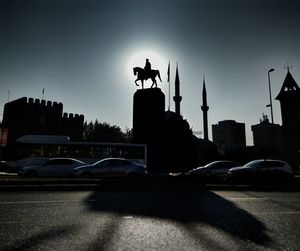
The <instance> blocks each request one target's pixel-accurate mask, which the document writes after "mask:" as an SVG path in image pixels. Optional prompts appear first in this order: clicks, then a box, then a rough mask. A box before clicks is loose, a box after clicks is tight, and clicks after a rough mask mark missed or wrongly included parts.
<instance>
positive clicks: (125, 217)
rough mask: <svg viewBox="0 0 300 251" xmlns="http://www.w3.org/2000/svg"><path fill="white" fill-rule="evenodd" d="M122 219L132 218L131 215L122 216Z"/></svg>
mask: <svg viewBox="0 0 300 251" xmlns="http://www.w3.org/2000/svg"><path fill="white" fill-rule="evenodd" d="M122 219H133V216H123V217H122Z"/></svg>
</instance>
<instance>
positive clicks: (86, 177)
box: [81, 172, 92, 179]
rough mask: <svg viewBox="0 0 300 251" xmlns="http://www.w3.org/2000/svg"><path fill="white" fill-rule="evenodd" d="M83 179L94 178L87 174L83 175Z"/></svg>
mask: <svg viewBox="0 0 300 251" xmlns="http://www.w3.org/2000/svg"><path fill="white" fill-rule="evenodd" d="M81 178H83V179H91V178H92V175H91V174H90V173H88V172H85V173H83V174H81Z"/></svg>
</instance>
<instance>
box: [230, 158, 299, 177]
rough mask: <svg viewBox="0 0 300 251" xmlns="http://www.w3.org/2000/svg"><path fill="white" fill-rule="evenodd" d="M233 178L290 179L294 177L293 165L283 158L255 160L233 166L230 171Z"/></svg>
mask: <svg viewBox="0 0 300 251" xmlns="http://www.w3.org/2000/svg"><path fill="white" fill-rule="evenodd" d="M228 177H229V178H230V179H231V180H234V181H239V180H256V181H259V180H264V181H272V179H273V180H275V179H276V180H289V179H293V178H294V176H293V173H292V167H291V166H290V165H289V164H288V163H287V162H286V161H282V160H270V159H261V160H253V161H251V162H249V163H247V164H245V165H244V166H240V167H235V168H231V169H230V170H229V172H228Z"/></svg>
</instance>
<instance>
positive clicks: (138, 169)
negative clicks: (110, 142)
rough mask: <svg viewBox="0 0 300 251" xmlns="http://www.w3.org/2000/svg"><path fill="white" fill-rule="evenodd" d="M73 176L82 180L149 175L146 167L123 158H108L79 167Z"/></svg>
mask: <svg viewBox="0 0 300 251" xmlns="http://www.w3.org/2000/svg"><path fill="white" fill-rule="evenodd" d="M72 174H73V176H75V177H81V178H98V177H99V178H105V177H128V178H132V179H133V178H137V177H144V176H147V175H148V172H147V169H146V166H145V165H142V164H138V163H136V162H133V161H131V160H127V159H122V158H107V159H103V160H100V161H98V162H96V163H94V164H92V165H84V166H81V167H77V168H75V169H74V170H73V172H72Z"/></svg>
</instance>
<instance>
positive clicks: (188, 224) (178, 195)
mask: <svg viewBox="0 0 300 251" xmlns="http://www.w3.org/2000/svg"><path fill="white" fill-rule="evenodd" d="M86 203H87V204H88V207H89V209H90V210H92V211H98V212H110V213H116V214H119V215H120V216H133V217H134V216H140V217H148V218H149V217H150V218H156V219H162V220H164V219H165V220H169V221H172V222H175V223H176V224H180V226H182V227H183V228H184V229H185V231H186V232H188V234H189V235H190V236H191V237H192V238H194V239H195V240H199V241H201V240H203V242H204V241H206V242H207V241H209V242H210V246H209V247H210V248H212V247H213V246H212V245H214V243H213V242H214V241H215V240H214V237H213V236H208V235H207V234H204V233H203V232H202V230H201V228H200V229H199V224H200V225H202V224H204V225H209V226H210V227H212V228H215V229H217V230H218V231H222V232H225V233H226V234H228V235H231V237H232V238H234V240H235V241H238V242H239V241H247V242H251V243H253V244H256V245H260V246H266V245H267V244H268V243H270V241H271V240H270V238H269V237H268V235H267V234H266V228H265V225H264V224H263V223H261V222H260V221H259V220H258V219H256V218H255V217H254V216H253V215H251V214H249V213H248V212H247V211H245V210H243V209H241V208H239V207H237V206H236V205H235V204H234V203H233V202H231V201H228V200H226V199H224V198H223V197H221V196H219V195H217V194H215V193H213V192H210V191H206V190H202V191H172V189H168V190H167V191H166V190H165V191H159V192H158V191H121V192H120V191H118V192H115V193H114V192H103V191H102V192H100V191H98V192H94V193H93V194H92V195H91V196H90V197H89V198H88V199H87V200H86ZM113 229H114V230H115V231H116V230H117V227H114V228H113ZM110 235H112V233H111V232H110ZM205 238H206V240H205ZM96 243H97V250H99V245H100V247H101V246H102V247H104V246H107V245H108V243H105V242H103V240H102V242H101V241H100V240H97V241H96V242H95V244H96ZM218 245H219V244H218V243H215V247H214V248H220V246H218ZM89 250H96V249H93V246H91V249H89Z"/></svg>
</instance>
